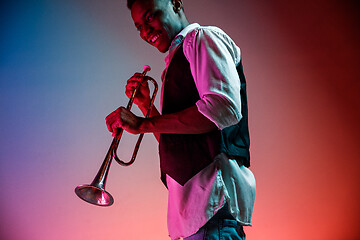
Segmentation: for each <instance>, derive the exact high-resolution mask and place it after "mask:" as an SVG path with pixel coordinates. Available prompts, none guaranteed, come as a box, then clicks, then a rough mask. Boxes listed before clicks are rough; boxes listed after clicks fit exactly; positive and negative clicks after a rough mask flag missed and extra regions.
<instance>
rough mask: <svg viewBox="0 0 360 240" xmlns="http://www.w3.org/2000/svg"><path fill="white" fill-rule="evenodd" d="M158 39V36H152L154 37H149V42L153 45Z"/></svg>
mask: <svg viewBox="0 0 360 240" xmlns="http://www.w3.org/2000/svg"><path fill="white" fill-rule="evenodd" d="M158 38H159V34H156V35H154V36H151V37H150V39H149V41H150V42H152V43H154V42H155V41H156V40H157V39H158Z"/></svg>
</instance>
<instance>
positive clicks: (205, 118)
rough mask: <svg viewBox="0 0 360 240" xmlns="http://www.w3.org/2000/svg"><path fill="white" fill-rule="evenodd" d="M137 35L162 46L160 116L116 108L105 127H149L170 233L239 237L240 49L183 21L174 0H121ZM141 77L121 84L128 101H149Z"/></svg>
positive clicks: (245, 188) (246, 214)
mask: <svg viewBox="0 0 360 240" xmlns="http://www.w3.org/2000/svg"><path fill="white" fill-rule="evenodd" d="M128 8H129V9H130V10H131V16H132V18H133V21H134V23H135V26H136V28H137V29H138V31H139V33H140V36H141V38H142V39H143V40H145V41H146V42H147V43H149V44H150V45H152V46H154V47H156V48H157V49H158V50H159V51H160V52H162V53H165V52H168V55H167V57H166V58H165V62H166V68H165V70H164V72H163V75H162V81H163V86H162V94H161V95H162V99H161V114H160V113H159V111H158V110H157V109H156V108H155V107H153V108H152V110H151V115H150V118H146V119H145V118H141V117H137V116H135V115H134V114H132V113H131V112H130V111H128V110H127V109H125V108H123V107H120V108H118V109H117V110H115V111H114V112H112V113H111V114H110V115H109V116H107V118H106V122H107V126H108V129H109V131H111V132H112V133H113V135H115V134H116V132H117V128H123V129H124V130H126V131H128V132H130V133H133V134H138V133H146V132H151V133H153V134H154V135H155V137H156V138H157V140H158V141H159V154H160V166H161V171H162V180H163V182H164V184H165V185H166V186H167V188H168V190H169V199H168V230H169V235H170V237H171V239H180V238H184V239H186V240H198V239H199V240H200V239H209V240H210V239H245V233H244V231H243V226H245V225H251V216H252V210H253V205H254V199H255V179H254V176H253V174H252V173H251V171H250V170H249V169H248V168H247V167H249V165H250V156H249V132H248V125H247V102H246V89H245V77H244V74H243V71H242V63H241V56H240V49H239V48H238V47H237V46H236V45H235V43H234V42H233V41H232V40H231V39H230V37H229V36H227V35H226V34H225V33H224V32H223V31H222V30H220V29H218V28H216V27H201V26H199V25H198V24H189V22H188V20H187V18H186V16H185V13H184V10H183V3H182V0H128ZM147 79H148V77H142V76H141V74H139V73H136V74H135V75H134V76H133V77H131V78H130V79H129V80H128V82H127V86H126V94H127V96H130V95H131V93H132V91H133V90H134V88H135V87H136V86H137V85H138V84H140V88H139V92H138V93H137V96H136V99H135V101H134V103H135V104H137V105H138V106H139V108H140V109H141V111H142V112H143V113H145V112H146V111H147V108H148V106H149V102H150V97H149V88H148V85H147V81H146V80H147Z"/></svg>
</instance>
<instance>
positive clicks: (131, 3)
mask: <svg viewBox="0 0 360 240" xmlns="http://www.w3.org/2000/svg"><path fill="white" fill-rule="evenodd" d="M136 1H138V0H127V7H128V9H130V10H131V7H132V5H133V4H134V3H135V2H136Z"/></svg>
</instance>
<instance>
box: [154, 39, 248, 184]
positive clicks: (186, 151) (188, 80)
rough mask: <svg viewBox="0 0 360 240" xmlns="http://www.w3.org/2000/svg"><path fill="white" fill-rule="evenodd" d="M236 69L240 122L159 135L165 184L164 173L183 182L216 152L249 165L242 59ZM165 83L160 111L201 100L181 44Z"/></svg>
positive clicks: (161, 165) (179, 107)
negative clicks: (203, 130) (196, 131)
mask: <svg viewBox="0 0 360 240" xmlns="http://www.w3.org/2000/svg"><path fill="white" fill-rule="evenodd" d="M237 71H238V74H239V77H240V81H241V90H240V94H241V114H242V119H241V120H240V122H238V123H237V124H235V125H233V126H230V127H227V128H225V129H223V130H215V131H212V132H209V133H204V134H160V140H159V155H160V168H161V171H162V181H163V182H164V184H165V185H166V180H165V174H168V175H169V176H170V177H172V178H173V179H174V180H175V181H177V182H178V183H179V184H181V185H184V184H185V183H186V182H187V181H188V180H189V179H190V178H192V177H193V176H194V175H196V174H197V173H198V172H200V171H201V170H202V169H204V168H205V167H206V166H208V165H209V164H210V163H211V162H212V161H213V160H214V157H215V156H216V155H218V154H219V153H225V154H227V155H228V157H230V158H232V159H236V160H237V161H238V163H239V165H245V166H246V167H249V166H250V154H249V146H250V138H249V130H248V110H247V98H246V83H245V76H244V73H243V68H242V64H241V62H240V64H239V65H238V66H237ZM164 84H165V88H164V92H163V99H162V102H163V105H162V114H169V113H175V112H179V111H181V110H184V109H186V108H188V107H191V106H194V105H195V103H196V102H197V101H198V100H199V99H200V96H199V93H198V91H197V88H196V86H195V82H194V79H193V77H192V75H191V71H190V64H189V62H188V61H187V59H186V57H185V55H184V53H183V48H182V45H181V46H180V47H179V49H178V50H177V51H176V53H175V54H174V56H173V58H172V60H171V63H170V65H169V67H168V70H167V73H166V77H165V82H164Z"/></svg>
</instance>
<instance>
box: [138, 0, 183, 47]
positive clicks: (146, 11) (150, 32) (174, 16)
mask: <svg viewBox="0 0 360 240" xmlns="http://www.w3.org/2000/svg"><path fill="white" fill-rule="evenodd" d="M131 16H132V18H133V21H134V23H135V26H136V28H137V29H138V31H139V32H140V37H141V38H142V39H143V40H144V41H146V42H147V43H149V44H150V45H152V46H154V47H156V48H157V49H158V50H159V51H160V52H162V53H164V52H166V51H167V50H168V49H169V47H170V44H171V41H172V40H173V39H174V37H175V36H176V35H177V34H178V33H179V32H180V31H181V30H182V25H181V24H180V17H179V14H178V13H177V12H175V11H174V8H173V4H172V2H171V1H169V0H137V1H136V2H135V3H134V4H133V5H132V7H131Z"/></svg>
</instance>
